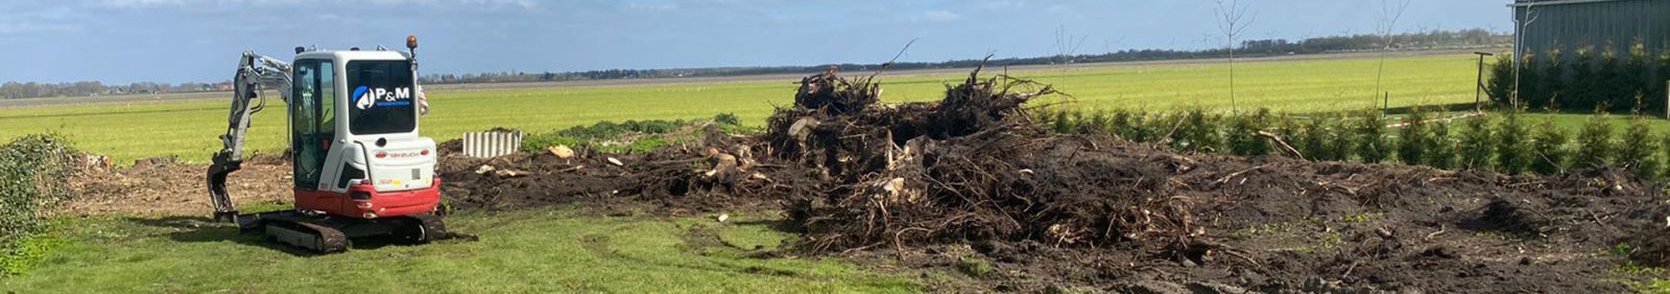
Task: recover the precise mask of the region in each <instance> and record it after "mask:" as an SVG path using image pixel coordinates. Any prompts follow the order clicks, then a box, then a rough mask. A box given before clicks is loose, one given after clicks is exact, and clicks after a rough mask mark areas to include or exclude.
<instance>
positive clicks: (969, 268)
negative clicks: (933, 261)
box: [957, 257, 997, 278]
mask: <svg viewBox="0 0 1670 294" xmlns="http://www.w3.org/2000/svg"><path fill="white" fill-rule="evenodd" d="M996 270H997V269H996V268H995V267H993V266H992V264H991V263H990V262H986V261H985V260H983V259H980V258H977V257H963V258H958V259H957V271H959V272H962V273H963V274H966V275H968V276H970V277H975V278H980V277H985V276H986V275H988V274H991V273H992V272H993V271H996Z"/></svg>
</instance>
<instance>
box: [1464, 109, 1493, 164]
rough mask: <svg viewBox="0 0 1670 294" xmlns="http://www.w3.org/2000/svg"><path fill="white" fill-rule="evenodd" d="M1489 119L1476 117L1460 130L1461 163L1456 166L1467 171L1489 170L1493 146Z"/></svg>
mask: <svg viewBox="0 0 1670 294" xmlns="http://www.w3.org/2000/svg"><path fill="white" fill-rule="evenodd" d="M1491 125H1492V124H1491V122H1490V118H1489V117H1477V118H1473V119H1469V120H1467V122H1466V123H1464V124H1463V127H1462V128H1461V138H1460V140H1458V142H1457V144H1458V145H1459V146H1458V147H1459V150H1460V151H1461V154H1460V155H1461V158H1460V159H1461V162H1459V163H1458V164H1459V165H1460V166H1461V167H1464V168H1467V169H1489V168H1490V159H1491V146H1495V145H1494V142H1495V137H1496V134H1495V130H1494V129H1492V128H1491Z"/></svg>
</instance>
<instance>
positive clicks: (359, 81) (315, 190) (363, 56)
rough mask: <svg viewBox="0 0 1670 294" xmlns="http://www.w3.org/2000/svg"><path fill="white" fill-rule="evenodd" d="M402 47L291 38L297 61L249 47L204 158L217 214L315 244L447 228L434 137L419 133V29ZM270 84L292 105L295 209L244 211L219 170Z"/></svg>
mask: <svg viewBox="0 0 1670 294" xmlns="http://www.w3.org/2000/svg"><path fill="white" fill-rule="evenodd" d="M406 48H407V51H405V52H400V51H391V50H388V49H385V48H382V47H381V46H379V47H377V49H375V50H359V48H353V49H349V50H316V49H307V48H303V47H296V57H295V59H294V60H293V61H292V62H289V63H285V62H283V61H280V60H277V59H273V58H270V57H267V56H262V55H258V54H255V53H254V52H244V54H243V58H242V59H241V60H240V62H239V64H238V73H237V75H236V76H235V77H234V78H233V92H232V107H231V113H230V117H229V119H228V125H227V128H226V134H224V135H221V136H220V140H221V142H222V143H223V144H224V148H222V149H221V150H220V151H219V152H216V153H215V154H214V159H213V161H212V162H213V165H210V166H209V170H208V182H209V183H208V184H209V197H210V198H211V201H212V202H213V205H214V218H215V220H216V221H223V222H232V223H236V224H237V226H238V228H239V229H240V230H241V231H243V232H245V233H252V234H255V233H259V234H264V235H265V236H266V237H267V239H268V240H272V241H277V242H282V243H285V244H289V245H291V246H296V247H301V248H306V249H308V250H312V251H315V252H320V253H332V252H342V251H346V250H347V249H348V246H349V242H350V239H351V238H361V237H393V238H395V240H396V241H397V242H402V243H413V244H417V243H425V242H428V241H431V240H437V239H440V238H445V237H447V236H448V235H447V232H446V225H445V224H444V223H443V222H442V221H441V216H443V215H445V209H444V207H443V206H441V205H440V203H441V196H440V186H441V180H440V179H439V178H437V177H436V176H435V163H436V161H437V159H436V158H437V157H438V156H439V155H438V154H437V152H436V150H435V141H434V140H432V139H430V138H426V137H422V136H419V135H418V118H419V116H420V115H419V110H418V108H419V104H420V103H422V101H419V99H418V98H417V95H418V94H419V93H417V91H418V89H417V88H416V86H417V68H418V63H417V59H416V56H417V37H416V36H407V37H406ZM267 90H270V91H273V92H277V93H278V94H279V97H280V98H281V99H282V100H283V101H284V103H285V106H286V107H285V108H286V110H287V111H288V114H289V115H288V116H287V117H288V121H289V124H288V125H289V130H290V131H289V138H290V140H289V147H290V148H289V149H290V151H289V152H290V154H288V155H289V156H287V157H289V159H290V160H291V164H292V166H293V168H294V171H293V177H292V178H293V179H294V180H295V187H294V189H293V191H294V195H295V209H293V210H284V211H274V212H264V213H255V214H239V212H238V209H237V207H236V206H234V205H233V203H232V199H231V197H230V196H228V195H227V192H226V178H227V176H228V175H230V174H231V173H232V172H235V171H238V169H239V168H240V167H241V165H242V163H243V161H244V158H243V156H244V153H243V152H244V139H245V137H246V135H247V134H248V130H249V126H250V118H251V116H253V115H254V114H255V113H257V112H260V111H261V110H262V109H263V108H264V107H265V106H266V105H267V99H266V93H265V91H267Z"/></svg>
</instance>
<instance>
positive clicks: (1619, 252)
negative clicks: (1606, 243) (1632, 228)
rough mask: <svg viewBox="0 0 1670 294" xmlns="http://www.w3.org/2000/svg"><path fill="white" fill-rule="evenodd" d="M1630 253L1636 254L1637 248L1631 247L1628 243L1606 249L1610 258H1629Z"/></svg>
mask: <svg viewBox="0 0 1670 294" xmlns="http://www.w3.org/2000/svg"><path fill="white" fill-rule="evenodd" d="M1630 253H1635V247H1634V246H1630V245H1629V243H1628V242H1623V243H1618V245H1613V246H1612V247H1611V248H1607V249H1606V255H1608V256H1619V257H1627V256H1629V254H1630Z"/></svg>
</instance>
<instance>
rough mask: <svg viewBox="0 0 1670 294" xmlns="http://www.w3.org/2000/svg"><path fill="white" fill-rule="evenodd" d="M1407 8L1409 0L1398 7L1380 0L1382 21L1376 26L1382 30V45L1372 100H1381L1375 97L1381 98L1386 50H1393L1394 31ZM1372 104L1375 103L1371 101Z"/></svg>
mask: <svg viewBox="0 0 1670 294" xmlns="http://www.w3.org/2000/svg"><path fill="white" fill-rule="evenodd" d="M1406 8H1409V0H1403V3H1398V4H1397V5H1396V7H1393V5H1392V1H1388V0H1380V23H1378V24H1376V26H1375V28H1376V29H1378V30H1379V31H1380V32H1379V33H1380V45H1381V46H1382V47H1381V48H1380V65H1379V66H1378V67H1377V68H1376V69H1375V72H1374V93H1370V94H1369V96H1370V101H1373V100H1379V99H1374V98H1379V97H1380V93H1382V92H1381V89H1380V80H1381V78H1382V77H1385V75H1386V52H1388V51H1391V50H1392V41H1393V40H1392V31H1393V29H1395V28H1396V27H1397V20H1398V19H1399V18H1403V10H1404V9H1406ZM1370 104H1371V105H1372V104H1374V103H1373V102H1370Z"/></svg>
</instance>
